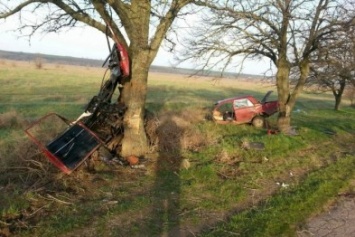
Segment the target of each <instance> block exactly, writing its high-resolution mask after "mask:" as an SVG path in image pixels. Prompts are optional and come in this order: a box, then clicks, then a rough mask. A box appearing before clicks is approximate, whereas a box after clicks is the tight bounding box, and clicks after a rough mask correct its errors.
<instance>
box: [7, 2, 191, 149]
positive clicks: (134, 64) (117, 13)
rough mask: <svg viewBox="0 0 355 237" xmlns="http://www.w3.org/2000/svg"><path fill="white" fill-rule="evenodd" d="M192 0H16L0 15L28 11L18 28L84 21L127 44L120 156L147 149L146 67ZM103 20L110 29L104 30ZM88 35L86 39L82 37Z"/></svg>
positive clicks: (67, 25)
mask: <svg viewBox="0 0 355 237" xmlns="http://www.w3.org/2000/svg"><path fill="white" fill-rule="evenodd" d="M192 2H193V1H192V0H152V1H148V0H130V1H129V0H107V1H104V0H90V1H88V0H75V1H74V0H17V1H0V19H6V18H8V17H11V16H13V15H17V16H19V17H20V19H21V17H22V12H23V11H27V12H32V13H34V15H35V16H36V20H35V21H34V22H29V21H22V24H21V26H19V29H20V30H26V29H30V33H29V36H31V35H33V34H34V33H36V32H38V31H42V32H58V31H61V30H62V29H63V28H71V27H75V26H78V25H80V24H81V25H83V24H84V25H87V26H90V27H93V28H96V29H97V30H99V31H101V32H102V33H105V34H106V33H107V34H109V36H110V37H113V35H116V37H117V39H118V41H119V42H120V43H122V45H123V46H124V47H125V48H126V49H128V53H129V57H130V61H131V74H130V76H129V77H128V78H126V79H124V81H123V82H122V84H123V89H122V91H121V94H120V98H119V100H120V102H122V103H124V104H125V105H126V107H127V110H126V112H125V114H124V137H123V140H122V144H121V151H120V152H121V155H122V156H128V155H137V156H139V155H142V154H144V153H146V151H147V149H148V142H147V136H146V133H145V129H144V122H143V118H144V105H145V101H146V94H147V76H148V70H149V67H150V65H151V63H152V62H153V60H154V58H155V57H156V55H157V52H158V49H159V47H160V45H161V43H162V41H163V40H164V38H165V37H166V35H167V33H168V31H169V29H171V26H172V24H173V22H174V20H175V19H176V18H178V17H181V16H182V15H184V14H186V13H187V12H188V11H185V10H183V9H186V6H187V5H189V4H190V3H192ZM105 22H106V23H107V22H109V24H110V25H111V28H112V31H113V33H114V34H112V33H111V32H107V30H106V24H105ZM86 40H89V39H86Z"/></svg>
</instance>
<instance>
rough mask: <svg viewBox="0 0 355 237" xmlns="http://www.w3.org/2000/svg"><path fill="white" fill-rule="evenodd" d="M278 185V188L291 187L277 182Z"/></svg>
mask: <svg viewBox="0 0 355 237" xmlns="http://www.w3.org/2000/svg"><path fill="white" fill-rule="evenodd" d="M276 184H277V185H278V186H281V188H288V187H289V186H290V185H289V184H286V183H283V182H282V183H280V182H276Z"/></svg>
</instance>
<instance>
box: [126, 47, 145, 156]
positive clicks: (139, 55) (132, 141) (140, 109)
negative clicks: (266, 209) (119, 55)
mask: <svg viewBox="0 0 355 237" xmlns="http://www.w3.org/2000/svg"><path fill="white" fill-rule="evenodd" d="M131 55H132V56H131V57H132V67H131V77H130V80H127V81H125V82H124V84H123V90H122V92H121V95H120V98H119V100H120V102H121V103H124V104H125V105H126V107H127V111H126V112H125V115H124V137H123V140H122V143H121V151H120V153H121V155H122V156H123V157H127V156H129V155H135V156H141V155H144V154H145V153H147V151H148V140H147V136H146V133H145V128H144V109H145V107H144V106H145V100H146V94H147V78H148V71H149V67H150V61H149V60H148V52H147V51H144V50H136V51H133V52H132V54H131Z"/></svg>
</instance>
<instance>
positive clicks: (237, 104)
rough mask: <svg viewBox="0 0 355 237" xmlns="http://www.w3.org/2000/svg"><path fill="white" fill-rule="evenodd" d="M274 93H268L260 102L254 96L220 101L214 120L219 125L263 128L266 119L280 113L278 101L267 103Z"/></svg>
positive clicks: (213, 112) (216, 106) (214, 110)
mask: <svg viewBox="0 0 355 237" xmlns="http://www.w3.org/2000/svg"><path fill="white" fill-rule="evenodd" d="M271 93H272V91H268V92H267V93H266V95H265V96H264V98H263V99H262V100H261V101H259V100H257V99H256V98H255V97H254V96H252V95H246V96H240V97H233V98H228V99H224V100H219V101H217V103H216V104H215V107H214V109H213V111H212V118H213V120H214V121H215V122H216V123H219V124H228V123H235V124H245V123H250V124H252V125H253V126H254V127H257V128H261V127H263V126H264V125H265V118H267V117H269V116H271V115H273V114H275V113H276V112H277V111H278V101H277V100H275V101H267V100H268V98H269V96H270V94H271Z"/></svg>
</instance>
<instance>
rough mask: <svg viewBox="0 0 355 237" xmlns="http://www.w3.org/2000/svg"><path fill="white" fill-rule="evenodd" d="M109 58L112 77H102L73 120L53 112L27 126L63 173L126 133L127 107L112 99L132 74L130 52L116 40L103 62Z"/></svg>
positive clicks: (32, 137)
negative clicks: (124, 118) (124, 119)
mask: <svg viewBox="0 0 355 237" xmlns="http://www.w3.org/2000/svg"><path fill="white" fill-rule="evenodd" d="M107 61H108V62H109V63H108V70H110V77H109V79H108V80H106V81H103V83H102V85H101V88H100V90H99V93H98V94H97V95H95V96H94V97H93V98H92V99H91V100H90V102H89V103H88V105H87V106H86V109H85V111H84V113H82V114H81V115H80V116H79V117H78V118H77V119H76V120H75V121H74V122H70V121H68V120H67V119H66V118H64V117H62V116H60V115H58V114H55V113H51V114H48V115H46V116H44V117H43V118H40V119H39V120H38V121H36V122H35V123H33V124H32V125H31V126H30V127H28V128H27V129H26V130H25V132H26V134H27V135H28V136H29V137H30V138H31V139H32V140H33V141H34V142H35V144H37V145H38V147H39V148H40V149H41V150H42V151H43V153H44V154H45V155H46V156H47V158H48V159H49V160H50V161H51V162H52V163H53V164H54V165H55V166H57V167H58V168H59V169H60V170H61V171H63V172H64V173H67V174H69V173H71V172H72V171H73V170H75V169H76V168H77V167H79V166H80V164H81V163H82V162H84V161H85V160H86V159H87V158H88V157H90V155H92V154H93V153H94V152H95V151H96V150H97V149H99V148H100V147H104V148H105V149H107V150H108V148H107V147H106V146H105V145H106V144H107V143H108V142H110V141H111V139H112V138H113V137H115V136H117V135H118V134H120V133H123V122H122V121H123V115H124V112H125V110H126V107H125V105H124V104H120V103H117V102H116V103H111V99H112V96H113V94H114V92H115V90H116V88H121V87H122V84H121V82H122V79H123V78H124V77H127V76H129V72H130V65H129V58H128V53H127V51H126V50H125V48H124V47H123V46H122V45H121V44H119V42H116V43H115V44H114V46H113V48H112V50H111V52H110V55H109V56H108V58H107V59H106V60H105V63H104V65H105V64H106V62H107ZM104 65H103V66H104ZM50 134H52V135H50ZM109 152H111V151H109ZM115 158H117V157H115Z"/></svg>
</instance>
